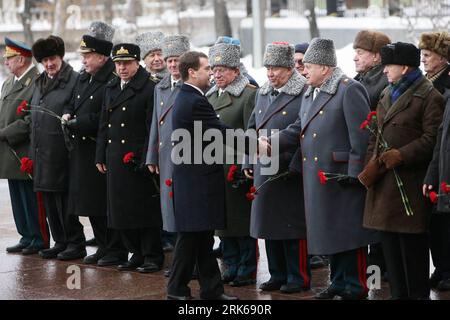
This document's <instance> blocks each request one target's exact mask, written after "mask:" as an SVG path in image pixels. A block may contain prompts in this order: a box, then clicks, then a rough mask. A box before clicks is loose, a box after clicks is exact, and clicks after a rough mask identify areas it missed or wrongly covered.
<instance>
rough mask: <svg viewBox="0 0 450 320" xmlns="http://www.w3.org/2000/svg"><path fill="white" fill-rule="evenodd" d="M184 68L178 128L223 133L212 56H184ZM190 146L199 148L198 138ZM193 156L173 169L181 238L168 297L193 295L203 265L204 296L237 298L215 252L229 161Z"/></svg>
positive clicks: (175, 117)
mask: <svg viewBox="0 0 450 320" xmlns="http://www.w3.org/2000/svg"><path fill="white" fill-rule="evenodd" d="M179 69H180V73H181V77H182V79H183V81H184V84H183V86H182V87H181V89H180V92H179V93H178V96H177V98H176V99H175V103H174V106H173V112H172V126H173V129H174V130H177V129H184V130H187V131H188V132H189V133H190V135H191V137H193V136H194V122H195V121H201V122H202V127H203V130H207V129H212V128H215V129H219V130H221V131H222V133H223V132H224V131H225V129H227V128H228V127H227V126H225V125H224V124H222V123H221V122H220V120H219V119H218V118H217V115H216V113H215V112H214V109H213V107H212V106H211V104H209V102H208V100H207V99H206V97H205V95H204V92H205V91H206V90H207V89H208V87H209V86H210V82H209V79H210V76H211V68H210V66H209V62H208V57H207V56H206V55H205V54H203V53H200V52H187V53H185V54H184V55H182V56H181V59H180V65H179ZM183 142H184V141H183ZM190 147H191V150H194V141H193V140H192V139H191V144H190ZM202 149H203V148H202ZM201 151H203V150H201ZM202 154H203V152H202ZM173 159H174V153H173V154H172V160H173ZM193 159H194V155H193V153H192V159H190V160H191V162H189V163H181V164H175V165H174V170H173V179H172V180H173V182H172V187H173V203H174V215H175V227H176V231H177V232H178V238H177V242H176V245H175V251H174V258H173V259H174V260H173V263H172V273H171V276H170V279H169V283H168V287H167V298H168V299H171V300H189V299H192V296H191V292H190V288H189V287H188V283H189V281H190V279H191V275H192V271H193V269H194V266H195V264H196V263H197V266H198V273H199V283H200V298H202V299H206V300H236V299H237V298H236V297H230V296H227V295H225V294H224V288H223V284H222V282H221V279H220V270H219V266H218V264H217V260H216V259H215V258H214V256H213V254H212V250H213V244H214V230H216V229H224V228H225V178H224V173H223V165H222V164H220V163H215V164H206V163H205V161H204V160H202V161H201V163H199V164H192V163H193V161H192V160H193Z"/></svg>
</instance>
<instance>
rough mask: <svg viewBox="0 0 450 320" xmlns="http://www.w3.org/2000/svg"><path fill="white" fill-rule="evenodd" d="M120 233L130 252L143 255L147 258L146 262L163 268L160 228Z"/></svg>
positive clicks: (128, 230)
mask: <svg viewBox="0 0 450 320" xmlns="http://www.w3.org/2000/svg"><path fill="white" fill-rule="evenodd" d="M119 232H120V236H121V239H122V242H123V244H124V246H125V248H127V250H128V251H129V252H131V253H133V254H137V255H141V256H143V257H145V258H146V260H147V261H146V262H154V263H156V264H157V265H158V266H160V267H162V265H163V263H164V253H163V249H162V244H161V233H160V229H159V228H142V229H122V230H119Z"/></svg>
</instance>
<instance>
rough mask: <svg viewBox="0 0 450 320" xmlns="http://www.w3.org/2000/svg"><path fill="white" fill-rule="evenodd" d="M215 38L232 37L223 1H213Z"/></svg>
mask: <svg viewBox="0 0 450 320" xmlns="http://www.w3.org/2000/svg"><path fill="white" fill-rule="evenodd" d="M214 17H215V19H214V24H215V27H216V36H217V37H218V36H230V37H231V36H232V31H231V23H230V18H229V16H228V11H227V5H226V2H225V0H214Z"/></svg>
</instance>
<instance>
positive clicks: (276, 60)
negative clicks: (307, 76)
mask: <svg viewBox="0 0 450 320" xmlns="http://www.w3.org/2000/svg"><path fill="white" fill-rule="evenodd" d="M294 53H295V48H294V46H293V45H291V44H289V43H287V42H272V43H269V44H268V45H267V46H266V52H264V61H263V64H264V67H285V68H294V66H295V62H294Z"/></svg>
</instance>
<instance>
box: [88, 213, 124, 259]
mask: <svg viewBox="0 0 450 320" xmlns="http://www.w3.org/2000/svg"><path fill="white" fill-rule="evenodd" d="M89 222H90V223H91V226H92V231H93V232H94V237H95V239H96V241H97V246H98V249H97V252H99V253H100V254H101V255H102V256H104V255H106V254H111V255H119V256H121V257H122V256H125V257H128V250H127V249H126V248H125V246H124V245H123V243H122V239H121V237H120V232H119V231H118V230H114V229H108V227H107V225H108V219H107V217H106V216H90V217H89Z"/></svg>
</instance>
